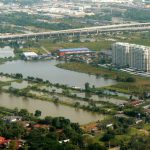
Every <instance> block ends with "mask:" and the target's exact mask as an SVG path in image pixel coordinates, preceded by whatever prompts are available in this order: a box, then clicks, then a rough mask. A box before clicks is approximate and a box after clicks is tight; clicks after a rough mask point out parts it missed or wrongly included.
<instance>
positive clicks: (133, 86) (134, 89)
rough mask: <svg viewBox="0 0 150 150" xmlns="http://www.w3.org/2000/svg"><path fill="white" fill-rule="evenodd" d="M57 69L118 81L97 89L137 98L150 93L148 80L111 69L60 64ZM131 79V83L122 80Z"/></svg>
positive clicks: (78, 64) (83, 64) (80, 64)
mask: <svg viewBox="0 0 150 150" xmlns="http://www.w3.org/2000/svg"><path fill="white" fill-rule="evenodd" d="M57 67H59V68H62V69H67V70H71V71H77V72H82V73H87V74H89V75H96V76H97V77H100V76H103V77H105V78H106V79H113V80H117V81H119V82H118V83H117V84H115V85H111V86H107V87H102V88H99V89H107V90H112V91H117V92H121V93H126V94H134V95H137V96H143V93H144V92H148V91H150V79H149V78H146V77H139V76H135V75H130V74H128V73H124V72H121V71H119V70H117V71H116V70H113V69H111V68H109V69H106V68H103V67H99V66H93V65H90V64H85V63H76V62H69V63H63V64H62V63H60V64H57ZM128 78H130V79H133V81H131V82H130V81H129V82H128V81H127V82H126V81H125V80H124V79H128Z"/></svg>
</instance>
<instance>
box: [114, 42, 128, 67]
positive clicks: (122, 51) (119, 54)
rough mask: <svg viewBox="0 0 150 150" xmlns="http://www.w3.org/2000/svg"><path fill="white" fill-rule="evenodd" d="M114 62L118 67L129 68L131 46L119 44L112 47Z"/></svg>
mask: <svg viewBox="0 0 150 150" xmlns="http://www.w3.org/2000/svg"><path fill="white" fill-rule="evenodd" d="M112 50H113V51H112V62H113V64H115V65H118V66H121V67H123V66H127V65H128V62H129V60H128V59H129V56H128V55H129V44H128V43H121V42H117V43H115V44H113V45H112Z"/></svg>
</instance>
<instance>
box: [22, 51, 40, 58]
mask: <svg viewBox="0 0 150 150" xmlns="http://www.w3.org/2000/svg"><path fill="white" fill-rule="evenodd" d="M23 55H24V56H25V57H33V56H34V57H37V56H38V55H37V54H36V53H35V52H23Z"/></svg>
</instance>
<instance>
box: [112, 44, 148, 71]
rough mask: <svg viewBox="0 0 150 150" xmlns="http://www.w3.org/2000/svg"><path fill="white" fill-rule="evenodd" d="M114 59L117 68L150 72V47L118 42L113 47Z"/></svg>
mask: <svg viewBox="0 0 150 150" xmlns="http://www.w3.org/2000/svg"><path fill="white" fill-rule="evenodd" d="M112 57H113V58H112V63H113V64H114V65H116V66H120V67H127V66H128V67H131V68H133V69H136V70H141V71H146V72H149V71H150V47H147V46H142V45H136V44H129V43H121V42H117V43H115V44H113V45H112Z"/></svg>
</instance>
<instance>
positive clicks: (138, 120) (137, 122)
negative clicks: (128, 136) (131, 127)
mask: <svg viewBox="0 0 150 150" xmlns="http://www.w3.org/2000/svg"><path fill="white" fill-rule="evenodd" d="M142 122H143V120H142V119H137V120H135V124H139V123H142Z"/></svg>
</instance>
